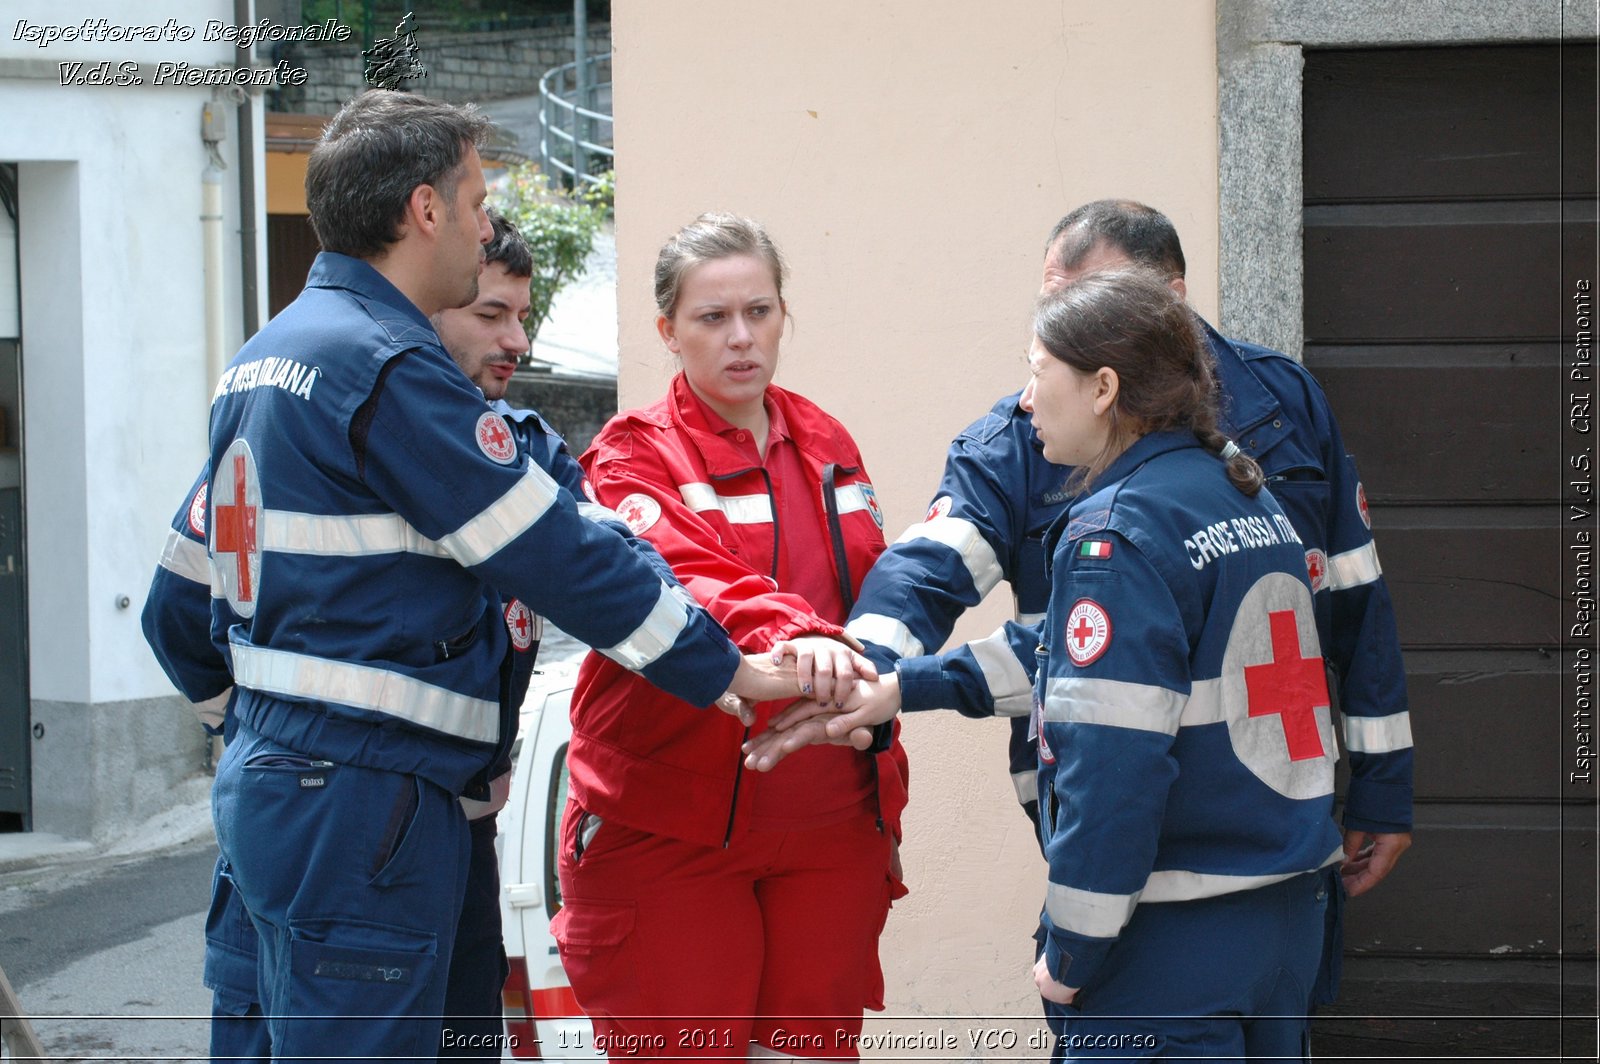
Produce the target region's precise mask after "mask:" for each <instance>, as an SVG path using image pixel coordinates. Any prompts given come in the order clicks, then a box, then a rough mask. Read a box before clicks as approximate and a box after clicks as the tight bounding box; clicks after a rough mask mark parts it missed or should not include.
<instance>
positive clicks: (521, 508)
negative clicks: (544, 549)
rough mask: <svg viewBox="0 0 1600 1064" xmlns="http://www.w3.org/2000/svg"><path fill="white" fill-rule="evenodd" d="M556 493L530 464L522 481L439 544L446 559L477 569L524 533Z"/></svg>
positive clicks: (546, 476) (544, 475)
mask: <svg viewBox="0 0 1600 1064" xmlns="http://www.w3.org/2000/svg"><path fill="white" fill-rule="evenodd" d="M558 490H560V489H559V488H557V486H556V482H555V481H553V480H551V479H550V474H549V473H546V472H545V471H544V470H543V469H540V468H539V467H538V466H537V465H534V464H533V463H532V462H530V463H528V469H527V472H525V473H523V475H522V479H521V480H519V481H517V483H516V484H515V485H513V486H512V488H511V490H510V491H508V492H506V493H505V494H504V495H502V496H500V498H498V499H496V500H495V501H494V502H492V503H490V504H489V508H488V509H486V510H484V511H483V512H482V513H480V514H479V515H478V516H477V517H474V518H473V519H472V520H470V521H468V522H467V523H466V524H464V525H462V526H461V527H460V528H458V529H456V530H455V531H454V532H452V533H450V534H449V535H448V536H445V537H444V538H443V539H441V540H439V545H440V546H441V547H443V548H444V549H445V550H446V551H448V552H449V554H450V557H452V558H454V559H455V560H456V561H458V562H460V563H461V564H462V565H478V564H479V563H481V562H484V561H487V560H488V559H490V558H492V557H494V556H495V554H496V553H498V552H499V551H500V550H501V548H503V547H504V546H505V545H506V544H508V543H510V542H511V541H512V540H514V539H516V538H517V537H518V536H520V535H522V534H523V533H524V532H526V531H527V530H528V529H530V528H532V527H533V526H534V524H535V523H536V522H537V521H538V520H539V518H541V517H543V516H544V515H545V512H546V511H547V510H549V509H550V507H551V506H552V505H553V504H554V503H555V501H556V492H557V491H558Z"/></svg>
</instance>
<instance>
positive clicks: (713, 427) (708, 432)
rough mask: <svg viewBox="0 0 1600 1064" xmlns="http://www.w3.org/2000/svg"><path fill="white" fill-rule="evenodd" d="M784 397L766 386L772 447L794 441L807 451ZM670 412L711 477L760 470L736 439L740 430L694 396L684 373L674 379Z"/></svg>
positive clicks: (775, 388)
mask: <svg viewBox="0 0 1600 1064" xmlns="http://www.w3.org/2000/svg"><path fill="white" fill-rule="evenodd" d="M781 395H782V391H781V389H779V388H777V387H776V386H775V385H771V384H769V385H767V394H766V397H765V400H764V402H765V403H766V408H767V420H768V423H769V428H768V432H769V433H770V435H769V437H768V440H769V446H770V444H771V443H775V442H777V441H779V440H785V439H793V440H794V441H795V444H796V445H797V446H800V447H801V449H802V450H804V449H805V447H804V441H803V440H802V439H801V437H800V435H796V434H795V432H794V430H795V428H796V427H797V426H796V425H794V424H793V423H791V422H790V420H789V419H788V418H787V417H786V416H785V415H784V410H783V404H782V403H781V402H779V401H778V399H779V397H780V396H781ZM667 409H668V412H669V414H670V415H671V418H672V420H673V421H674V422H676V423H677V424H678V426H679V427H680V428H682V429H683V431H684V433H685V434H686V435H687V436H688V437H689V440H690V441H691V442H692V443H693V444H694V446H695V449H696V450H698V451H699V452H700V460H701V461H702V462H703V463H704V464H705V467H706V472H707V473H708V474H710V475H711V476H713V477H730V476H735V475H737V474H739V473H747V472H749V471H750V470H752V469H755V468H757V465H756V464H753V463H752V462H751V461H750V455H749V452H748V451H746V450H745V449H744V448H742V447H740V446H738V444H737V443H736V442H735V440H734V439H733V437H734V434H735V433H737V432H739V431H740V430H739V429H738V428H737V427H736V426H734V425H732V424H730V423H729V422H728V420H727V419H726V418H724V417H723V416H722V415H720V414H718V413H717V412H716V411H715V410H712V409H711V408H710V407H709V406H707V405H706V404H705V402H704V401H703V400H701V398H700V397H699V396H697V395H695V394H694V390H693V389H691V388H690V387H689V381H688V379H687V378H686V377H685V376H684V375H683V374H682V373H679V374H678V375H677V376H676V377H674V378H672V385H671V387H670V388H669V389H668V391H667Z"/></svg>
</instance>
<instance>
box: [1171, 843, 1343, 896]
mask: <svg viewBox="0 0 1600 1064" xmlns="http://www.w3.org/2000/svg"><path fill="white" fill-rule="evenodd" d="M1343 859H1344V847H1342V846H1336V847H1334V850H1333V852H1332V853H1331V854H1329V855H1328V857H1327V859H1326V860H1325V861H1323V862H1322V863H1321V864H1320V865H1318V866H1317V867H1318V868H1327V867H1328V866H1329V865H1331V864H1335V863H1336V862H1338V861H1342V860H1343ZM1310 871H1312V869H1309V868H1306V869H1302V870H1301V871H1298V872H1283V873H1281V874H1276V875H1269V876H1225V875H1220V874H1218V873H1216V872H1185V871H1183V870H1181V869H1171V870H1168V871H1165V872H1151V873H1150V879H1149V881H1148V882H1146V883H1145V885H1144V890H1143V892H1141V894H1140V898H1141V899H1142V900H1144V901H1190V900H1192V899H1194V898H1215V897H1217V896H1218V895H1219V894H1233V893H1235V892H1236V891H1241V890H1254V889H1255V888H1257V887H1265V886H1267V885H1269V884H1272V883H1282V882H1283V881H1284V880H1286V879H1293V878H1294V877H1295V876H1303V875H1305V874H1306V873H1307V872H1310Z"/></svg>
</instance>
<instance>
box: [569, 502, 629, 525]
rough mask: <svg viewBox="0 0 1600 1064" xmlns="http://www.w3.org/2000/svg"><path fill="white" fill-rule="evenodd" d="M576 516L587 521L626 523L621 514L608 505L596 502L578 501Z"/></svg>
mask: <svg viewBox="0 0 1600 1064" xmlns="http://www.w3.org/2000/svg"><path fill="white" fill-rule="evenodd" d="M578 516H579V517H582V518H584V519H585V520H588V521H608V522H610V523H611V524H614V525H626V524H627V523H628V522H626V521H624V520H623V519H622V515H621V514H619V513H617V511H615V510H613V509H611V508H610V507H608V506H601V505H600V504H599V503H597V502H582V501H580V502H579V503H578Z"/></svg>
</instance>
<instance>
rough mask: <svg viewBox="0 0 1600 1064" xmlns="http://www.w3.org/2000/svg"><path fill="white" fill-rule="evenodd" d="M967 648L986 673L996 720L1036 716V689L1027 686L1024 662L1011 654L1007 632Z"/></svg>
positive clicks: (984, 675)
mask: <svg viewBox="0 0 1600 1064" xmlns="http://www.w3.org/2000/svg"><path fill="white" fill-rule="evenodd" d="M967 647H968V649H970V650H971V651H972V656H973V658H975V659H976V660H977V662H978V668H980V669H982V670H983V681H984V683H986V684H988V685H989V697H990V698H991V699H992V700H993V702H994V711H995V714H996V715H997V716H1001V717H1025V716H1027V715H1028V714H1029V713H1031V712H1033V685H1032V684H1031V683H1029V682H1028V674H1027V673H1026V672H1025V671H1024V670H1023V668H1022V662H1020V661H1018V660H1017V656H1016V655H1015V654H1013V653H1011V644H1010V643H1008V642H1006V630H1005V629H1004V628H1002V629H1000V630H999V631H997V632H995V633H994V634H993V635H990V636H988V637H987V638H984V639H979V640H977V641H975V642H972V643H968V644H967Z"/></svg>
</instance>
